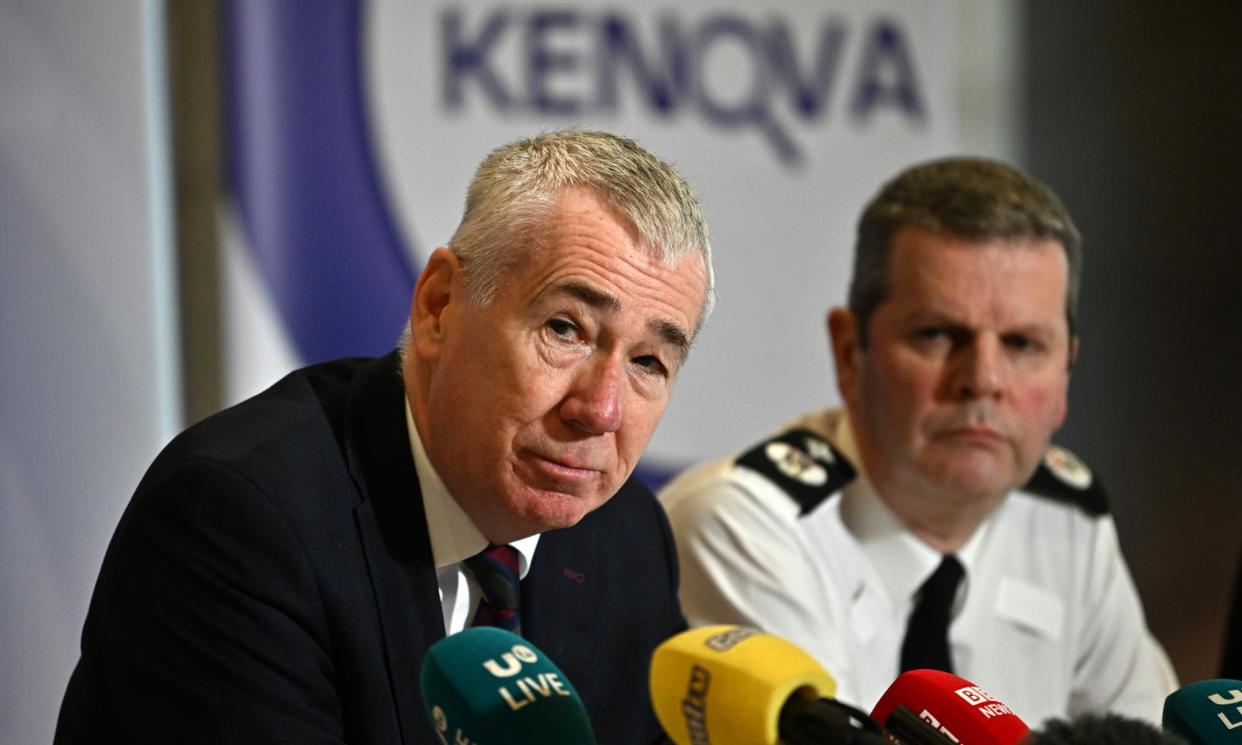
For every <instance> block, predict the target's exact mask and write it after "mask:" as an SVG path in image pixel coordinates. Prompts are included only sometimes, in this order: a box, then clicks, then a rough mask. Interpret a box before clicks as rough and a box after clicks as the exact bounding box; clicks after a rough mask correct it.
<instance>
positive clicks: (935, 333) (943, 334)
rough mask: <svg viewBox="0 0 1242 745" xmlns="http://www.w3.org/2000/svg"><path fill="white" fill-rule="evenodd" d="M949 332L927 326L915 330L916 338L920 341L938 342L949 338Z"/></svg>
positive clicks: (937, 327) (938, 327)
mask: <svg viewBox="0 0 1242 745" xmlns="http://www.w3.org/2000/svg"><path fill="white" fill-rule="evenodd" d="M948 335H949V332H948V331H947V330H945V329H944V328H941V327H940V326H926V327H924V328H921V329H915V331H914V338H916V339H919V340H920V341H937V340H939V339H944V338H947V337H948Z"/></svg>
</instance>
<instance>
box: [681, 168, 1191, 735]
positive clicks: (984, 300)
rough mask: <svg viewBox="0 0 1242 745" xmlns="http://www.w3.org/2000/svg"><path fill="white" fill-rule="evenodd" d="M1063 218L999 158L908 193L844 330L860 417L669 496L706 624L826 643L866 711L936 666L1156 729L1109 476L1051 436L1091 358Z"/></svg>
mask: <svg viewBox="0 0 1242 745" xmlns="http://www.w3.org/2000/svg"><path fill="white" fill-rule="evenodd" d="M1080 263H1081V252H1080V246H1079V237H1078V234H1077V231H1076V229H1075V228H1074V226H1073V224H1072V222H1071V220H1070V217H1069V215H1068V214H1067V213H1066V211H1065V208H1064V206H1063V205H1062V204H1061V202H1060V201H1059V200H1058V199H1057V197H1056V196H1055V195H1054V194H1052V192H1051V191H1049V190H1048V189H1047V187H1045V186H1044V185H1042V184H1040V183H1038V182H1037V181H1035V180H1034V179H1032V178H1030V177H1028V176H1026V175H1025V174H1022V173H1020V172H1018V171H1015V170H1014V169H1011V168H1009V167H1007V166H1005V165H1002V164H1000V163H996V162H992V161H986V160H977V159H950V160H943V161H936V162H931V163H927V164H924V165H920V166H917V167H915V168H912V169H910V170H907V171H905V172H904V173H902V174H900V175H899V176H898V177H897V178H895V179H894V180H893V181H891V182H890V183H888V184H887V185H886V186H885V187H884V188H883V190H882V191H881V192H880V193H879V195H877V196H876V197H875V199H874V200H873V201H872V202H871V203H870V204H869V205H868V207H867V208H866V210H865V212H864V214H863V216H862V219H861V221H860V223H859V228H858V238H857V245H856V253H855V264H854V276H853V280H852V284H851V287H850V295H849V306H848V308H835V309H833V310H832V311H831V312H830V313H829V316H828V330H829V333H830V336H831V341H832V352H833V356H834V359H835V363H836V374H837V383H838V386H839V389H840V392H841V396H842V398H843V400H844V402H845V407H844V409H841V410H825V411H816V412H812V413H809V414H807V415H805V416H803V417H802V418H800V419H798V420H797V421H795V422H793V423H792V424H791V425H789V427H788V428H786V429H785V430H783V431H782V432H780V433H779V434H777V435H776V436H774V437H772V438H771V439H769V440H767V441H765V442H762V443H760V444H759V445H757V446H755V447H754V448H752V449H750V450H747V451H746V452H744V453H742V454H740V455H738V456H736V457H734V458H729V459H726V460H723V461H718V462H714V463H709V464H706V465H704V466H702V467H700V468H698V469H695V470H693V471H691V472H689V473H687V474H684V475H683V476H681V477H680V478H678V479H677V480H675V481H674V482H673V483H672V484H670V485H669V486H668V487H667V488H666V489H665V491H664V492H663V493H662V495H661V500H662V502H663V503H664V505H665V509H666V510H667V512H668V514H669V517H670V519H671V522H672V524H673V530H674V534H675V537H676V541H677V547H678V554H679V558H680V560H681V563H682V578H683V581H682V591H681V598H682V605H683V609H684V611H685V613H686V616H687V618H688V619H689V621H690V623H691V624H692V625H695V624H706V623H740V624H749V625H754V626H758V627H760V628H762V629H764V630H766V631H769V632H771V633H774V634H778V635H781V636H783V637H786V638H788V639H790V640H792V641H794V642H795V643H797V644H799V645H801V646H802V647H804V648H806V649H807V650H808V651H810V652H811V653H812V654H814V655H815V656H816V657H817V658H818V659H819V661H820V662H822V663H823V665H824V666H825V667H826V668H827V669H828V670H829V672H830V673H832V674H833V675H834V676H835V677H836V678H837V680H838V682H839V684H840V690H839V692H838V695H839V697H840V698H841V699H842V700H845V701H848V702H852V703H855V704H859V705H862V706H864V707H867V708H869V707H870V706H871V705H873V704H874V703H875V702H876V700H877V699H878V698H879V697H880V695H881V694H882V693H883V692H884V690H885V689H886V688H887V686H888V685H889V684H890V683H891V682H892V681H893V679H894V677H895V676H896V675H898V673H900V672H901V671H903V670H908V669H917V668H928V667H932V668H939V669H945V670H950V671H953V672H956V673H957V674H959V675H962V676H963V677H965V678H967V679H970V680H971V681H973V682H975V683H977V684H978V685H981V686H983V687H984V688H987V689H989V690H991V691H992V692H993V693H994V694H995V695H996V696H997V697H998V698H999V699H1000V700H1002V701H1004V702H1005V703H1007V704H1008V705H1010V706H1011V707H1012V708H1013V710H1014V711H1015V712H1016V713H1017V714H1018V715H1019V716H1022V717H1023V718H1024V719H1026V721H1028V722H1029V723H1032V724H1034V723H1037V722H1039V721H1041V720H1043V719H1045V718H1046V717H1050V716H1072V715H1075V714H1078V713H1081V712H1086V711H1103V710H1109V711H1115V712H1118V713H1122V714H1127V715H1131V716H1136V717H1142V718H1146V719H1148V720H1155V719H1158V718H1159V716H1160V711H1161V705H1162V702H1163V698H1164V696H1165V695H1166V694H1167V693H1169V692H1170V691H1172V690H1173V689H1174V688H1175V685H1176V682H1175V679H1174V677H1173V674H1172V670H1171V668H1170V666H1169V663H1168V661H1167V658H1166V657H1165V655H1164V653H1163V651H1162V650H1161V649H1160V647H1159V646H1158V645H1157V643H1156V642H1155V641H1154V640H1153V638H1152V637H1151V635H1150V633H1149V632H1148V630H1147V628H1146V625H1145V621H1144V618H1143V611H1142V608H1141V606H1140V604H1139V600H1138V597H1137V595H1136V593H1135V589H1134V586H1133V582H1132V580H1131V578H1130V575H1129V573H1128V571H1127V569H1126V566H1125V563H1124V561H1123V559H1122V557H1121V553H1120V550H1119V548H1118V542H1117V535H1116V529H1115V527H1114V524H1113V521H1112V519H1111V517H1110V516H1109V513H1108V504H1107V501H1106V500H1105V496H1104V493H1103V491H1102V490H1101V488H1100V485H1099V483H1098V481H1096V480H1095V478H1094V477H1093V475H1092V473H1091V472H1090V470H1088V468H1087V467H1086V466H1085V465H1083V464H1082V463H1081V462H1080V461H1079V460H1078V459H1076V458H1075V457H1074V456H1073V455H1071V454H1070V453H1068V452H1067V451H1065V450H1063V449H1060V448H1058V447H1056V446H1054V445H1051V444H1050V439H1051V436H1052V434H1053V433H1054V432H1055V431H1056V430H1057V429H1058V428H1059V427H1060V426H1061V423H1062V421H1063V420H1064V418H1065V414H1066V392H1067V388H1068V385H1069V380H1070V370H1071V367H1072V366H1073V362H1074V359H1075V357H1076V355H1077V352H1078V338H1077V336H1076V334H1075V315H1076V306H1077V297H1078V285H1079V267H1080Z"/></svg>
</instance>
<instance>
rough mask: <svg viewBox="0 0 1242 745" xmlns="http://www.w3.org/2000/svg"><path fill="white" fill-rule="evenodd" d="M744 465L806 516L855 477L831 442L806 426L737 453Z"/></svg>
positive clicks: (737, 461) (741, 464)
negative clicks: (764, 479)
mask: <svg viewBox="0 0 1242 745" xmlns="http://www.w3.org/2000/svg"><path fill="white" fill-rule="evenodd" d="M734 465H738V466H745V467H747V468H749V469H750V470H752V471H755V472H756V473H759V474H761V475H763V476H765V477H766V478H768V479H769V480H771V481H772V483H774V484H776V485H777V486H779V487H780V488H781V489H782V490H784V492H785V493H786V494H788V495H789V497H790V499H792V500H793V501H795V502H797V503H798V506H799V507H801V508H802V514H803V515H805V514H807V513H809V512H810V511H811V510H814V509H815V508H816V507H818V506H819V505H820V504H822V503H823V501H824V500H825V499H827V498H828V497H829V496H831V495H832V494H834V493H836V492H838V491H840V490H841V489H842V488H844V487H845V485H846V484H848V483H850V482H851V481H853V480H854V475H855V471H854V466H852V465H850V462H849V461H847V460H846V459H845V456H843V455H841V453H840V451H838V450H837V449H836V448H835V447H833V446H832V443H830V442H828V441H827V440H825V439H824V438H823V437H820V436H819V435H817V434H815V433H814V432H812V431H810V430H807V429H791V430H789V431H787V432H783V433H782V434H780V435H778V436H776V437H773V438H772V439H770V440H765V441H764V442H761V443H759V444H758V445H756V446H755V447H753V448H751V449H750V450H747V451H746V452H745V453H742V454H741V455H740V456H738V459H737V460H736V461H735V462H734Z"/></svg>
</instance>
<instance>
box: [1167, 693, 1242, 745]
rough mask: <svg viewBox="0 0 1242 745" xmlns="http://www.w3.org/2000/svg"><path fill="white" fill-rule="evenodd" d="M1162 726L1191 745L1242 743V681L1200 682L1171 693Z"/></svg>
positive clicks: (1235, 744)
mask: <svg viewBox="0 0 1242 745" xmlns="http://www.w3.org/2000/svg"><path fill="white" fill-rule="evenodd" d="M1162 724H1163V725H1164V728H1165V729H1166V730H1169V731H1170V732H1176V733H1177V734H1179V735H1181V736H1182V737H1184V738H1185V739H1187V740H1189V741H1190V742H1191V743H1192V744H1193V745H1218V744H1219V745H1224V743H1233V744H1234V745H1237V743H1242V680H1231V679H1229V678H1215V679H1213V680H1201V681H1199V682H1198V683H1191V684H1190V685H1188V686H1185V687H1184V688H1181V689H1179V690H1176V691H1174V692H1172V693H1170V694H1169V696H1168V698H1166V699H1165V700H1164V716H1163V719H1162Z"/></svg>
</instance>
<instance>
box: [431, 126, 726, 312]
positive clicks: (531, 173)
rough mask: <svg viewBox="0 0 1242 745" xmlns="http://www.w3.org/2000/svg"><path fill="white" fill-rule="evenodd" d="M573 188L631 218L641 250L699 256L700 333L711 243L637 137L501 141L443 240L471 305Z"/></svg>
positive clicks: (667, 171)
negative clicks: (702, 282) (702, 276)
mask: <svg viewBox="0 0 1242 745" xmlns="http://www.w3.org/2000/svg"><path fill="white" fill-rule="evenodd" d="M578 186H583V187H588V188H590V189H592V190H594V191H595V192H596V193H597V194H598V195H599V196H600V197H601V198H602V199H603V200H604V201H605V202H606V203H607V204H608V205H609V206H610V207H612V208H613V209H615V210H616V211H617V212H618V213H619V214H620V215H621V216H622V217H624V218H625V219H626V220H628V221H629V222H630V223H631V225H632V226H633V228H634V230H635V231H636V232H637V233H638V236H639V239H640V241H641V245H642V247H643V248H644V249H646V250H647V251H649V252H650V254H651V255H652V256H653V257H655V258H656V259H658V260H659V261H661V262H663V263H664V264H666V265H669V266H671V265H673V264H674V263H675V262H677V260H679V259H680V258H682V257H683V256H685V255H687V254H690V253H693V252H696V251H697V252H699V253H700V254H701V255H702V257H703V266H704V269H705V271H706V274H707V288H706V289H707V291H706V293H705V295H704V298H703V306H702V308H701V309H700V313H699V324H698V325H699V326H700V327H701V326H702V324H703V322H704V321H706V320H707V317H708V316H709V315H710V314H711V311H712V307H713V306H714V304H715V278H714V274H713V272H712V261H711V239H710V237H709V235H708V230H707V221H706V219H704V217H703V212H702V208H701V207H700V206H699V202H698V200H697V199H696V198H695V196H694V192H693V191H691V189H690V186H689V184H687V183H686V181H685V179H683V178H682V177H681V176H680V175H679V174H678V173H677V171H675V170H674V169H673V168H672V167H671V166H669V165H668V164H667V163H664V162H663V161H661V160H659V159H658V158H656V157H655V156H654V155H652V154H651V153H649V152H648V151H646V150H645V149H643V148H642V147H641V146H640V145H639V144H638V143H636V142H634V141H633V140H630V139H626V138H624V137H619V136H617V135H614V134H609V133H607V132H590V131H580V130H572V129H571V130H563V131H559V132H549V133H545V134H541V135H539V136H537V137H533V138H529V139H520V140H516V141H514V142H511V143H509V144H507V145H503V146H501V147H499V148H497V149H495V150H493V151H492V152H491V154H489V155H488V156H487V157H486V158H485V159H484V160H483V162H482V163H481V164H480V165H479V168H478V170H477V171H475V174H474V179H473V180H472V181H471V182H470V188H469V190H468V191H467V194H466V208H465V212H464V214H463V215H462V219H461V224H460V225H458V227H457V230H456V232H454V233H453V237H452V239H450V241H449V244H448V246H449V249H450V250H451V251H452V252H453V253H454V254H455V255H456V256H457V258H459V259H461V261H462V264H463V265H464V268H463V273H464V279H465V282H466V288H467V292H468V293H469V297H470V301H471V302H472V303H475V304H476V305H480V306H483V305H487V304H488V303H490V302H491V300H492V299H493V298H494V297H495V296H496V293H497V292H499V290H500V287H501V285H502V283H503V280H504V278H505V276H506V274H507V273H508V271H509V270H510V269H512V268H513V267H514V266H516V265H518V264H520V263H521V262H522V261H524V260H525V259H527V258H528V257H529V255H530V251H531V250H532V249H533V248H534V247H536V246H537V245H538V244H539V237H540V233H541V232H542V229H543V227H544V225H545V221H546V220H547V218H548V217H549V216H550V215H551V214H552V210H553V208H554V207H555V205H556V201H557V198H558V197H559V196H560V194H561V193H562V192H563V191H564V190H565V189H567V188H571V187H578ZM697 331H698V329H697V328H696V329H695V332H696V333H697Z"/></svg>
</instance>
